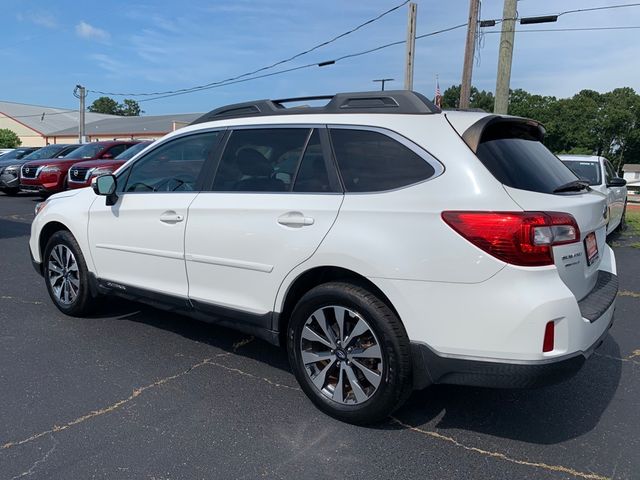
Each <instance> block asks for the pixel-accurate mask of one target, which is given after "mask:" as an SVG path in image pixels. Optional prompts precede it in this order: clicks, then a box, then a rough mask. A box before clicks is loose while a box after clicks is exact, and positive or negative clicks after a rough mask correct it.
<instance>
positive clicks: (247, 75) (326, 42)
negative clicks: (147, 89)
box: [87, 0, 410, 97]
mask: <svg viewBox="0 0 640 480" xmlns="http://www.w3.org/2000/svg"><path fill="white" fill-rule="evenodd" d="M409 1H410V0H405V1H404V2H402V3H401V4H399V5H396V6H395V7H392V8H390V9H389V10H386V11H384V12H382V13H381V14H379V15H378V16H376V17H374V18H371V19H369V20H367V21H366V22H363V23H361V24H360V25H358V26H356V27H354V28H352V29H351V30H348V31H346V32H343V33H341V34H339V35H336V36H335V37H333V38H331V39H329V40H326V41H324V42H322V43H319V44H317V45H315V46H313V47H311V48H309V49H307V50H304V51H302V52H300V53H296V54H295V55H292V56H291V57H288V58H285V59H283V60H280V61H277V62H275V63H272V64H271V65H267V66H264V67H261V68H258V69H256V70H253V71H251V72H246V73H243V74H241V75H237V76H235V77H230V78H227V79H225V80H219V81H216V82H211V83H207V84H204V85H197V86H194V87H189V88H181V89H178V90H168V91H165V92H151V93H114V92H102V91H99V90H90V89H87V92H91V93H96V94H99V95H110V96H119V97H149V96H157V95H170V94H174V93H181V92H185V93H186V92H189V91H192V90H200V89H204V88H208V87H212V86H215V85H218V84H223V83H226V82H232V81H234V80H238V79H241V78H244V77H249V76H251V75H255V74H256V73H260V72H264V71H265V70H270V69H272V68H274V67H277V66H278V65H282V64H284V63H288V62H291V61H292V60H295V59H296V58H299V57H302V56H303V55H307V54H308V53H311V52H313V51H315V50H318V49H319V48H322V47H325V46H327V45H329V44H330V43H333V42H335V41H337V40H339V39H341V38H343V37H346V36H347V35H350V34H352V33H354V32H357V31H358V30H360V29H361V28H363V27H366V26H367V25H370V24H372V23H374V22H376V21H378V20H380V19H381V18H383V17H385V16H386V15H389V14H390V13H392V12H395V11H396V10H398V9H399V8H402V7H404V6H405V5H406V4H407V3H409Z"/></svg>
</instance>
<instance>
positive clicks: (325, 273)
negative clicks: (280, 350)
mask: <svg viewBox="0 0 640 480" xmlns="http://www.w3.org/2000/svg"><path fill="white" fill-rule="evenodd" d="M335 281H341V282H347V283H352V284H354V285H358V286H361V287H363V288H365V289H367V290H369V291H370V292H371V293H373V294H374V295H375V296H377V297H378V298H379V299H380V300H381V301H382V302H384V303H385V304H386V305H387V306H388V307H389V308H390V309H391V311H393V313H394V314H395V315H396V316H397V317H398V319H400V321H401V322H402V319H401V318H400V315H399V314H398V311H397V310H396V308H395V307H394V306H393V304H392V303H391V300H389V298H388V297H387V295H385V293H384V292H383V291H382V290H381V289H380V288H379V287H378V286H377V285H376V284H374V283H373V282H372V281H371V280H369V279H368V278H366V277H364V276H363V275H360V274H359V273H357V272H354V271H352V270H348V269H346V268H341V267H334V266H321V267H314V268H312V269H310V270H307V271H305V272H303V273H301V274H300V275H298V276H297V277H296V279H295V280H294V281H293V282H291V284H290V285H289V287H288V288H287V293H286V295H285V297H284V301H283V303H282V308H281V309H280V313H279V314H278V315H277V316H276V319H275V325H274V329H275V330H276V331H278V334H279V338H280V345H283V346H284V345H286V344H287V342H286V335H287V328H288V327H289V319H290V317H291V313H292V312H293V309H294V308H295V306H296V304H297V303H298V301H299V300H300V299H301V298H302V296H303V295H304V294H305V293H307V292H308V291H309V290H311V289H312V288H314V287H317V286H318V285H322V284H323V283H328V282H335Z"/></svg>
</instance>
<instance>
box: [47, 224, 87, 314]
mask: <svg viewBox="0 0 640 480" xmlns="http://www.w3.org/2000/svg"><path fill="white" fill-rule="evenodd" d="M43 267H44V278H45V283H46V285H47V291H48V292H49V296H50V297H51V300H53V303H55V305H56V307H58V309H59V310H60V311H61V312H63V313H66V314H67V315H72V316H83V315H85V314H87V313H89V312H90V311H91V307H92V306H93V298H92V297H91V292H90V289H89V272H88V270H87V264H86V262H85V260H84V256H83V255H82V252H81V251H80V247H79V246H78V243H77V242H76V239H75V238H74V237H73V235H71V233H69V232H68V231H66V230H61V231H59V232H56V233H54V234H53V235H52V236H51V238H50V239H49V241H48V242H47V246H46V248H45V250H44V257H43Z"/></svg>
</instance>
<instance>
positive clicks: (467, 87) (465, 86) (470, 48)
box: [458, 0, 480, 108]
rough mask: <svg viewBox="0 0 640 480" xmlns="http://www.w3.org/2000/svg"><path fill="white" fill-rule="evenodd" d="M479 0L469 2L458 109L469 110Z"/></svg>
mask: <svg viewBox="0 0 640 480" xmlns="http://www.w3.org/2000/svg"><path fill="white" fill-rule="evenodd" d="M479 7H480V0H470V1H469V21H468V23H467V43H466V45H465V48H464V66H463V67H462V84H461V86H460V101H459V103H458V106H459V107H460V108H469V99H470V97H471V76H472V74H473V59H474V57H475V54H476V32H477V31H478V9H479Z"/></svg>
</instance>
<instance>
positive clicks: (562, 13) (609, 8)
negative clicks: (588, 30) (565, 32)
mask: <svg viewBox="0 0 640 480" xmlns="http://www.w3.org/2000/svg"><path fill="white" fill-rule="evenodd" d="M626 7H640V3H622V4H619V5H604V6H601V7H591V8H577V9H575V10H566V11H564V12H560V13H555V14H543V15H527V16H528V17H547V16H557V17H561V16H562V15H568V14H571V13H583V12H594V11H597V10H611V9H614V8H626ZM518 19H519V18H518V17H515V18H493V19H489V20H483V22H495V23H501V22H503V21H505V20H518Z"/></svg>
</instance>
